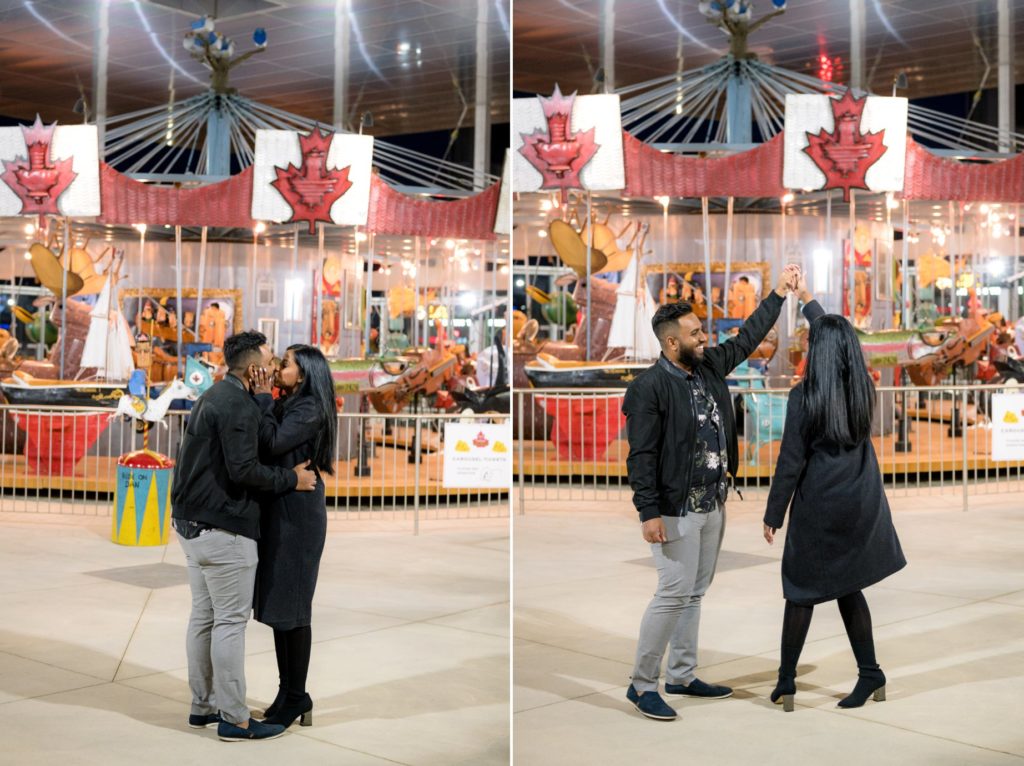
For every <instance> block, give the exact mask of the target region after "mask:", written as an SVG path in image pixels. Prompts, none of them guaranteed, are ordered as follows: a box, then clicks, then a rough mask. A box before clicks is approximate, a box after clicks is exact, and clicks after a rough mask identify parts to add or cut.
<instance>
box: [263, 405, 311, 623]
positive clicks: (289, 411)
mask: <svg viewBox="0 0 1024 766" xmlns="http://www.w3.org/2000/svg"><path fill="white" fill-rule="evenodd" d="M256 399H257V401H258V402H259V404H260V406H261V407H262V408H263V419H262V420H261V422H260V461H261V462H263V463H266V464H268V465H278V466H282V467H284V468H293V467H295V466H296V465H299V464H301V463H304V462H305V461H306V460H309V459H311V458H312V457H313V447H314V443H315V441H316V437H317V434H318V433H319V432H320V431H322V430H323V428H324V424H323V423H322V422H321V421H322V417H321V415H320V413H319V411H318V409H317V406H316V402H315V401H314V400H313V398H312V397H310V396H297V397H294V398H289V399H284V400H281V401H278V402H276V403H275V402H274V400H273V399H272V398H271V397H270V396H269V395H267V394H263V395H260V396H257V397H256ZM326 538H327V506H326V503H325V499H324V483H323V480H322V479H321V478H319V476H318V477H317V483H316V489H314V490H313V491H312V492H298V491H296V490H292V491H290V492H286V493H284V494H281V495H276V496H268V497H265V498H264V500H263V502H262V503H261V504H260V539H259V557H260V562H259V566H258V567H257V569H256V591H255V595H254V599H253V602H254V603H253V611H254V615H255V617H256V619H257V620H259V621H260V622H262V623H264V624H266V625H269V626H271V627H272V628H275V629H277V630H291V629H292V628H300V627H304V626H306V625H309V624H310V623H311V620H312V612H313V591H314V590H315V589H316V579H317V573H318V572H319V569H320V556H321V554H322V553H323V550H324V541H325V540H326Z"/></svg>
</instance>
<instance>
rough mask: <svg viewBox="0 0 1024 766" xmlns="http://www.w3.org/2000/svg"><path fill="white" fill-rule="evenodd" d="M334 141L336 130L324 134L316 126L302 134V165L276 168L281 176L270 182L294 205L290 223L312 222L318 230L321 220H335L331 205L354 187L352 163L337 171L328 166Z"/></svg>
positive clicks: (310, 223) (312, 226) (327, 221)
mask: <svg viewBox="0 0 1024 766" xmlns="http://www.w3.org/2000/svg"><path fill="white" fill-rule="evenodd" d="M333 140H334V133H321V132H320V129H319V128H313V132H312V133H310V134H309V135H308V136H303V135H302V134H301V133H300V134H299V147H300V150H301V152H302V164H301V165H300V166H299V167H295V165H293V164H291V163H288V167H287V168H279V167H275V168H274V172H275V173H277V179H276V180H274V181H271V182H270V185H271V186H273V187H274V188H275V189H277V190H278V191H279V192H280V193H281V196H282V197H284V199H285V201H286V202H287V203H288V204H289V205H291V208H292V217H291V218H289V219H288V221H286V223H296V222H298V221H308V222H309V233H310V234H312V233H313V232H314V231H315V230H316V229H315V224H316V222H317V221H324V222H326V223H331V220H332V219H331V205H333V204H334V203H335V202H337V201H338V199H339V198H340V197H341V196H342V195H343V194H344V193H345V192H347V191H348V190H349V189H351V188H352V182H351V181H349V180H348V173H349V170H351V168H352V166H351V165H348V166H346V167H343V168H339V169H337V170H328V169H327V155H328V153H329V152H330V149H331V141H333Z"/></svg>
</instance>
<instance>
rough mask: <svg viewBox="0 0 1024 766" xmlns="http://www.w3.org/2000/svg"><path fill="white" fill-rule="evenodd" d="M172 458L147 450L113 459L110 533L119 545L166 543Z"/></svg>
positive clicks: (169, 517)
mask: <svg viewBox="0 0 1024 766" xmlns="http://www.w3.org/2000/svg"><path fill="white" fill-rule="evenodd" d="M173 469H174V461H173V460H171V459H170V458H169V457H167V456H166V455H161V454H160V453H159V452H152V451H150V450H138V451H137V452H129V453H128V454H126V455H121V457H120V458H119V459H118V461H117V486H116V487H115V490H114V513H113V521H114V524H113V532H112V534H111V539H112V540H113V541H114V542H115V543H118V544H120V545H166V544H167V539H168V537H169V535H170V528H171V474H172V472H173Z"/></svg>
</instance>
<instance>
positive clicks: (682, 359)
mask: <svg viewBox="0 0 1024 766" xmlns="http://www.w3.org/2000/svg"><path fill="white" fill-rule="evenodd" d="M702 361H704V355H703V354H701V355H698V354H697V348H696V346H695V347H693V348H689V349H684V348H681V349H679V363H680V364H682V365H684V366H686V367H696V366H697V365H698V364H700V363H701V362H702Z"/></svg>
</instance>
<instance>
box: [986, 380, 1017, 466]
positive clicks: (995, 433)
mask: <svg viewBox="0 0 1024 766" xmlns="http://www.w3.org/2000/svg"><path fill="white" fill-rule="evenodd" d="M992 459H993V460H1024V394H993V395H992Z"/></svg>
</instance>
